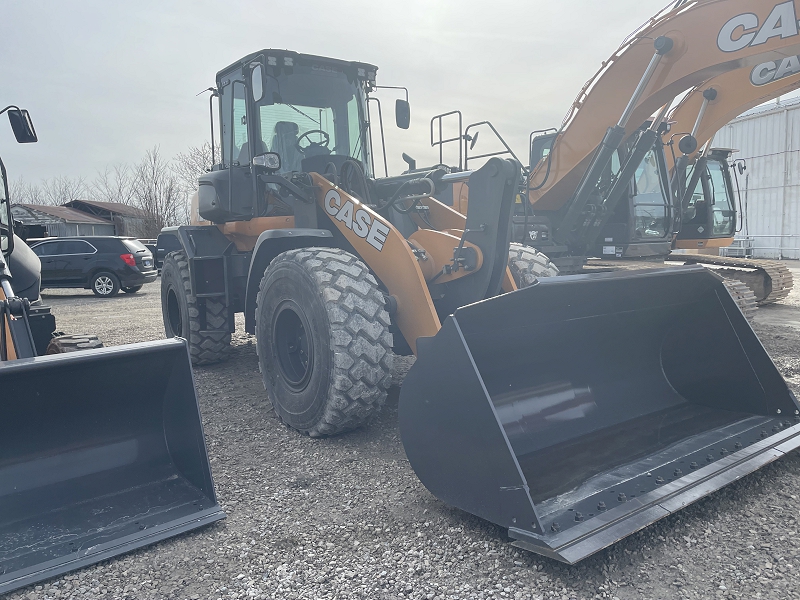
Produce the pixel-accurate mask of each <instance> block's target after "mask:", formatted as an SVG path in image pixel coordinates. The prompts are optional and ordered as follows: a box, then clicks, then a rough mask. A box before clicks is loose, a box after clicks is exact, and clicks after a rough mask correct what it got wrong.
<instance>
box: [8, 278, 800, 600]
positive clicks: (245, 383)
mask: <svg viewBox="0 0 800 600" xmlns="http://www.w3.org/2000/svg"><path fill="white" fill-rule="evenodd" d="M789 265H790V266H791V267H792V270H793V272H794V275H795V279H796V281H798V282H800V265H797V264H796V263H789ZM44 298H45V301H46V302H47V303H49V304H50V305H51V306H52V307H53V311H54V312H55V314H56V318H57V320H58V324H59V328H60V329H62V330H64V331H66V332H72V333H77V332H86V331H91V332H96V333H98V334H99V335H100V337H101V338H102V339H103V340H104V341H105V343H106V344H107V345H114V344H124V343H130V342H138V341H145V340H153V339H159V338H162V337H163V328H162V325H161V314H160V298H159V282H156V283H153V284H150V285H148V286H145V288H144V289H143V290H142V291H141V292H140V293H138V294H136V295H132V296H128V295H120V296H119V297H118V298H114V299H110V300H102V299H97V298H94V297H93V296H92V295H91V293H90V292H88V291H82V290H61V291H47V292H45V295H44ZM241 325H242V324H241V322H240V323H239V326H240V330H241ZM754 328H755V330H756V331H757V333H758V334H759V336H760V337H761V339H762V341H763V343H764V345H765V346H766V347H767V349H768V351H769V352H770V354H771V355H772V357H773V358H774V360H775V362H776V364H777V365H778V368H779V369H780V370H781V372H782V373H783V375H784V376H785V377H786V378H787V380H788V381H789V383H790V385H791V386H792V387H793V388H794V390H795V391H796V392H800V358H798V349H799V348H800V286H798V287H796V288H795V290H794V292H793V293H792V295H791V296H790V297H789V298H788V299H787V300H786V301H785V302H784V303H783V304H781V305H777V306H769V307H765V308H761V309H759V311H758V315H757V316H756V320H755V324H754ZM254 343H255V340H254V339H253V338H252V337H250V336H248V335H246V334H243V333H237V334H235V336H234V340H233V351H232V354H231V358H230V360H228V361H227V362H225V363H224V364H219V365H215V366H211V367H205V368H197V369H196V370H195V377H196V380H197V389H198V393H199V397H200V405H201V409H202V413H203V421H204V424H205V432H206V436H207V441H208V450H209V454H210V459H211V466H212V470H213V474H214V478H215V482H216V487H217V493H218V496H219V500H220V503H221V505H222V506H223V507H224V509H225V511H226V512H227V514H228V518H227V519H226V520H224V521H221V522H219V523H217V524H214V525H212V526H210V527H208V528H205V529H202V530H199V531H196V532H193V533H190V534H186V535H183V536H180V537H178V538H174V539H171V540H168V541H165V542H162V543H160V544H157V545H155V546H151V547H148V548H145V549H142V550H138V551H136V552H133V553H131V554H128V555H126V556H123V557H119V558H117V559H114V560H110V561H106V562H103V563H100V564H98V565H95V566H92V567H88V568H86V569H83V570H81V571H78V572H75V573H71V574H68V575H66V576H63V577H61V578H58V579H55V580H52V581H50V582H47V583H45V584H43V585H39V586H36V587H35V588H33V587H31V588H27V589H24V590H20V591H18V592H15V593H13V594H10V595H9V600H22V599H23V598H29V599H31V600H33V599H45V598H120V599H121V598H126V599H133V598H136V599H139V598H141V599H156V598H159V599H160V598H169V599H192V600H197V599H201V598H202V599H206V598H210V599H216V598H222V599H228V598H281V599H282V598H291V599H293V598H369V599H372V598H376V599H383V598H387V599H388V598H413V599H422V598H425V599H445V598H447V599H452V598H460V599H470V598H509V599H511V598H513V599H515V600H516V599H523V598H524V599H551V598H555V599H558V600H569V599H593V598H609V599H613V598H617V599H619V600H628V599H634V598H636V599H639V598H648V599H649V598H652V599H668V598H712V597H727V598H743V599H748V600H749V599H752V598H774V599H786V598H800V575H798V570H800V535H798V529H799V528H800V524H798V518H800V453H798V452H793V453H791V454H790V455H788V456H786V457H784V458H782V459H781V460H779V461H777V462H775V463H773V464H772V465H770V466H768V467H766V468H763V469H761V470H760V471H758V472H756V473H754V474H752V475H750V476H748V477H746V478H744V479H743V480H740V481H738V482H736V483H734V484H732V485H730V486H728V487H726V488H725V489H723V490H721V491H719V492H717V493H715V494H713V495H711V496H709V497H707V498H705V499H703V500H701V501H699V502H697V503H696V504H694V505H692V506H691V507H689V508H687V509H685V510H683V511H681V512H679V513H678V514H675V515H673V516H671V517H668V518H666V519H663V520H661V521H659V522H658V523H656V524H654V525H652V526H650V527H647V528H646V529H645V530H643V531H641V532H639V533H638V534H635V535H633V536H631V537H628V538H627V539H625V540H623V541H621V542H619V543H617V544H615V545H614V546H613V547H611V548H609V549H606V550H604V551H601V552H599V553H598V554H596V555H594V556H592V557H590V558H588V559H586V560H585V561H583V562H581V563H580V564H578V565H577V566H567V565H563V564H560V563H557V562H555V561H552V560H549V559H545V558H542V557H539V556H537V555H534V554H531V553H528V552H524V551H521V550H517V549H515V548H513V547H512V546H510V545H509V544H508V543H507V541H505V540H504V537H503V532H502V530H501V529H500V528H498V527H495V526H494V525H491V524H489V523H487V522H485V521H482V520H480V519H478V518H475V517H472V516H470V515H469V514H466V513H464V512H461V511H459V510H456V509H452V508H449V507H447V506H445V505H444V504H443V503H442V502H440V501H438V500H437V499H436V498H435V497H433V496H432V495H431V494H430V493H429V492H428V491H427V490H426V489H425V488H424V487H423V486H422V484H421V483H420V482H419V481H418V480H417V478H416V476H415V475H414V473H413V471H412V470H411V468H410V466H409V464H408V461H407V460H406V457H405V453H404V451H403V446H402V444H401V442H400V437H399V432H398V426H397V399H398V393H399V388H398V387H394V388H392V391H391V394H390V398H389V402H388V404H387V406H386V408H385V410H384V411H383V412H382V413H381V415H380V416H379V418H378V419H377V420H376V421H375V422H374V423H372V424H371V425H370V426H369V427H366V428H363V429H361V430H359V431H357V432H354V433H351V434H348V435H343V436H340V437H336V438H332V439H310V438H307V437H303V436H301V435H298V434H297V433H295V432H294V431H292V430H289V429H287V428H286V427H284V426H282V425H281V424H280V423H279V422H278V421H277V420H276V419H275V417H274V415H273V413H272V411H271V410H270V405H269V403H268V401H267V399H266V396H265V392H264V389H263V386H262V383H261V379H260V375H259V373H258V364H257V359H256V353H255V345H254ZM712 350H713V349H712ZM398 362H399V363H400V368H398V369H397V373H396V374H395V380H396V382H397V383H398V384H399V383H400V381H401V380H402V376H403V370H404V369H407V368H408V364H409V363H408V361H398Z"/></svg>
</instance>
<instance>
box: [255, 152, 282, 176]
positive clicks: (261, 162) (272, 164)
mask: <svg viewBox="0 0 800 600" xmlns="http://www.w3.org/2000/svg"><path fill="white" fill-rule="evenodd" d="M252 164H253V166H254V167H263V168H264V169H266V170H267V171H270V172H274V171H280V168H281V157H280V154H277V153H276V152H266V153H264V154H259V155H258V156H254V157H253V161H252Z"/></svg>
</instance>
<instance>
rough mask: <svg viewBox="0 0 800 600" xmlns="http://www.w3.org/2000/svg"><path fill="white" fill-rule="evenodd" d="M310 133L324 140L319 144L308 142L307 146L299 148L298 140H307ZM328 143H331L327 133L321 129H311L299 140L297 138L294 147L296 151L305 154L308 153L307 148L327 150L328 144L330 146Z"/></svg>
mask: <svg viewBox="0 0 800 600" xmlns="http://www.w3.org/2000/svg"><path fill="white" fill-rule="evenodd" d="M312 133H318V134H319V135H321V136H322V137H323V138H324V139H323V140H322V141H321V142H312V141H311V140H308V146H301V145H300V140H302V139H304V138H307V137H308V136H310V135H311V134H312ZM330 143H331V136H330V135H328V132H327V131H323V130H322V129H311V130H310V131H306V132H305V133H304V134H302V135H301V136H300V137H299V138H297V141H296V142H295V147H296V148H297V149H298V150H300V152H302V153H303V154H305V153H306V152H307V151H308V149H309V148H327V147H328V144H330Z"/></svg>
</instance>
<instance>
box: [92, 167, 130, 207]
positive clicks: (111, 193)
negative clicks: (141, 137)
mask: <svg viewBox="0 0 800 600" xmlns="http://www.w3.org/2000/svg"><path fill="white" fill-rule="evenodd" d="M135 182H136V177H135V174H134V173H133V172H132V171H131V168H130V167H129V166H128V165H124V164H123V165H114V166H113V167H108V166H107V167H106V168H105V170H103V171H102V172H98V173H97V177H95V179H94V181H92V184H91V186H89V196H90V197H91V199H92V200H97V201H99V202H119V203H120V204H125V205H127V206H135V205H136V194H135V191H134V185H135Z"/></svg>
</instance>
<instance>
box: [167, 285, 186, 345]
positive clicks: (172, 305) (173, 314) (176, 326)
mask: <svg viewBox="0 0 800 600" xmlns="http://www.w3.org/2000/svg"><path fill="white" fill-rule="evenodd" d="M167 319H168V321H169V327H170V329H171V330H172V335H183V320H182V319H181V307H180V304H178V296H177V294H175V290H173V289H172V288H169V291H168V292H167Z"/></svg>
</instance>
